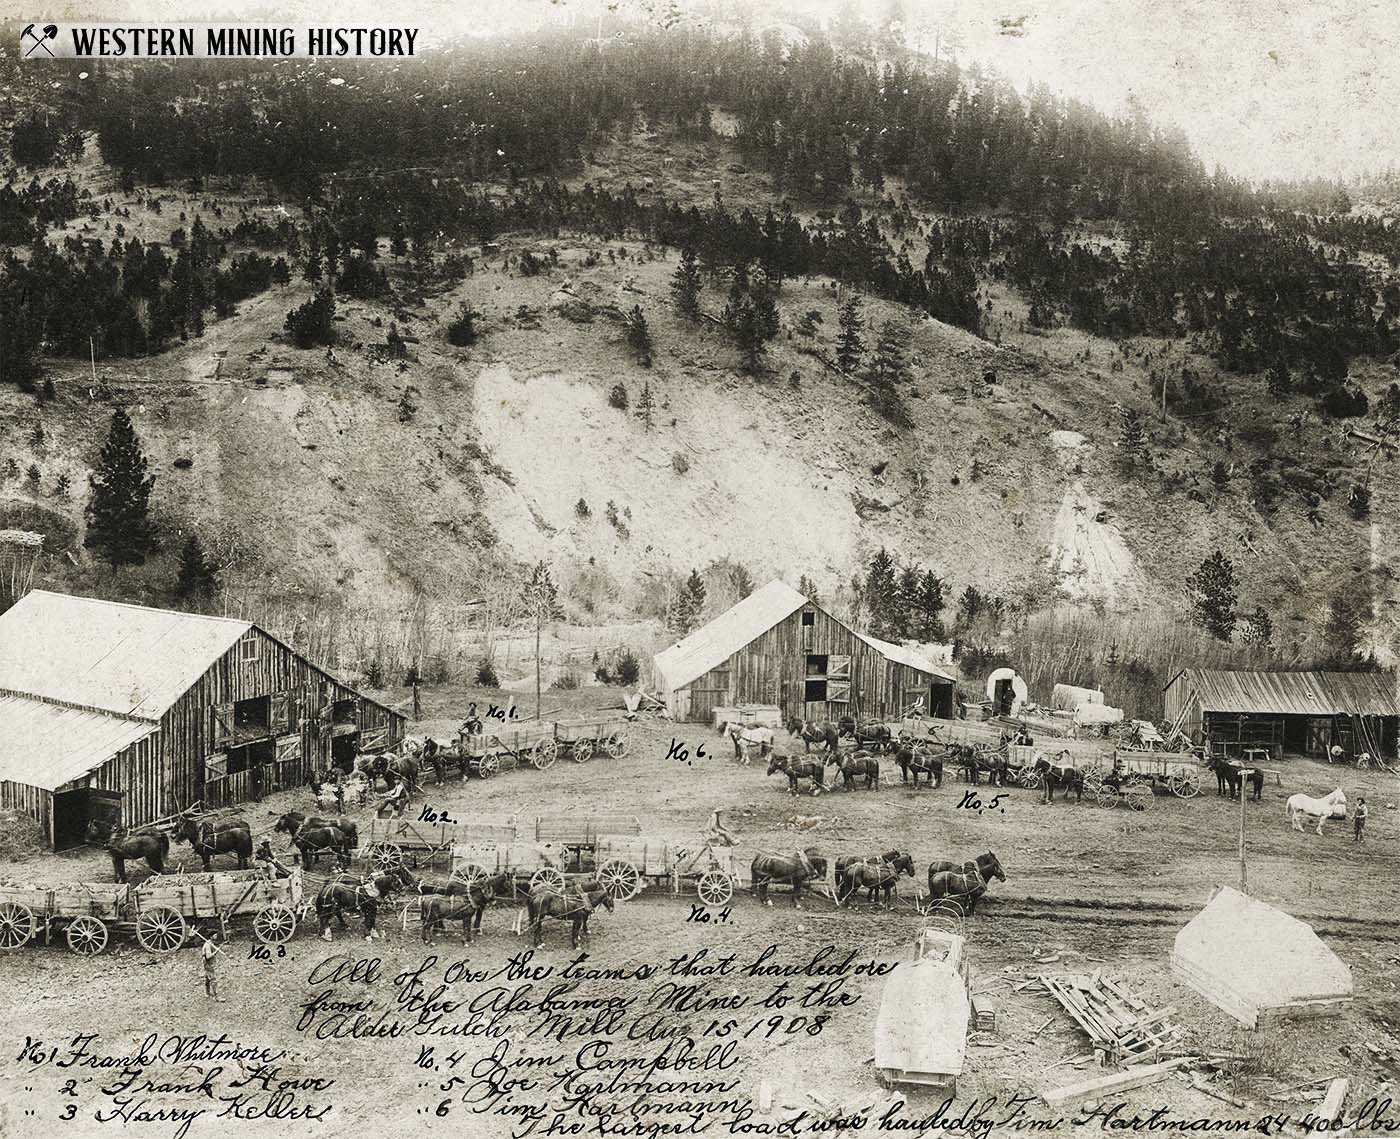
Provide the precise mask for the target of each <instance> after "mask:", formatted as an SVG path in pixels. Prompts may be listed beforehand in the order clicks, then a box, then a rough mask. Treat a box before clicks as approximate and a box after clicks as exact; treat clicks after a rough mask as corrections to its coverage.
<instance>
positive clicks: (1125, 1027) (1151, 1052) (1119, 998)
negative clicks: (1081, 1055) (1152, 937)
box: [1040, 971, 1181, 1064]
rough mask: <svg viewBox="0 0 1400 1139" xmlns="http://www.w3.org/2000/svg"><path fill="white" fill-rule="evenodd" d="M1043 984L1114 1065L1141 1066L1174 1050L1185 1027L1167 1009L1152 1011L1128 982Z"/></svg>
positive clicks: (1070, 978)
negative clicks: (1176, 1022)
mask: <svg viewBox="0 0 1400 1139" xmlns="http://www.w3.org/2000/svg"><path fill="white" fill-rule="evenodd" d="M1040 980H1041V983H1042V984H1044V985H1045V987H1046V988H1047V989H1048V990H1049V991H1050V993H1051V994H1052V995H1053V996H1054V998H1055V999H1056V1000H1057V1001H1059V1002H1060V1004H1061V1005H1063V1006H1064V1009H1065V1011H1066V1012H1068V1013H1069V1014H1070V1016H1072V1017H1073V1018H1074V1019H1075V1022H1076V1023H1077V1024H1078V1025H1079V1027H1080V1028H1082V1029H1083V1030H1084V1031H1085V1032H1087V1033H1088V1034H1089V1038H1090V1039H1091V1040H1092V1041H1093V1043H1094V1050H1095V1051H1096V1052H1102V1053H1103V1054H1104V1057H1105V1058H1106V1059H1107V1060H1110V1061H1112V1062H1113V1063H1116V1064H1140V1063H1143V1062H1144V1061H1148V1060H1153V1059H1155V1058H1156V1057H1157V1056H1158V1055H1159V1054H1160V1053H1161V1052H1162V1051H1163V1050H1166V1049H1172V1048H1174V1047H1176V1045H1177V1042H1178V1041H1179V1039H1180V1037H1181V1027H1180V1026H1179V1025H1177V1024H1175V1023H1173V1022H1172V1021H1171V1020H1170V1019H1169V1018H1170V1017H1171V1015H1172V1013H1173V1012H1175V1011H1176V1010H1175V1009H1173V1008H1171V1007H1170V1006H1168V1007H1167V1008H1164V1009H1158V1010H1156V1011H1153V1010H1151V1009H1149V1008H1148V1005H1147V1002H1146V1001H1144V1000H1143V999H1142V998H1141V997H1139V996H1138V995H1137V994H1136V993H1135V992H1133V991H1132V989H1130V988H1129V987H1128V986H1127V985H1126V984H1125V983H1124V982H1122V981H1113V980H1110V979H1109V978H1107V977H1104V976H1103V975H1102V974H1101V973H1099V972H1097V971H1096V972H1094V973H1093V974H1092V975H1088V976H1086V975H1082V974H1068V975H1065V976H1059V977H1052V976H1049V975H1048V974H1045V973H1042V974H1041V975H1040Z"/></svg>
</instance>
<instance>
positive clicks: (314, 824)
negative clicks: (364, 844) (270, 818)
mask: <svg viewBox="0 0 1400 1139" xmlns="http://www.w3.org/2000/svg"><path fill="white" fill-rule="evenodd" d="M326 827H334V828H335V829H336V830H338V831H340V832H341V833H342V834H344V835H345V836H346V837H347V838H348V839H349V840H350V847H351V849H352V850H354V849H357V848H358V847H359V845H360V828H359V827H358V826H357V825H356V824H355V820H354V819H352V818H350V817H349V816H348V815H337V816H336V817H335V818H333V819H331V818H321V817H319V816H317V815H303V814H302V813H301V812H300V811H288V812H287V813H286V814H285V815H281V816H279V818H278V819H277V825H276V826H275V827H273V828H272V830H273V833H274V834H283V833H285V834H286V835H287V837H288V838H289V839H290V841H292V842H296V840H297V835H299V834H300V833H301V832H302V831H303V830H322V829H324V828H326Z"/></svg>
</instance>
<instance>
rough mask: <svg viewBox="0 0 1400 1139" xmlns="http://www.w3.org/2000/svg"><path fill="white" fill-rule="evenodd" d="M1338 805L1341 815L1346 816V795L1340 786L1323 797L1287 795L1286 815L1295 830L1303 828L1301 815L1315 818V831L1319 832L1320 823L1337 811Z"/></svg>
mask: <svg viewBox="0 0 1400 1139" xmlns="http://www.w3.org/2000/svg"><path fill="white" fill-rule="evenodd" d="M1338 807H1340V808H1341V812H1340V813H1341V817H1342V818H1346V810H1347V796H1346V792H1345V791H1343V790H1342V789H1341V788H1340V787H1338V788H1337V789H1336V790H1335V791H1333V792H1332V794H1330V795H1328V796H1327V797H1326V798H1325V799H1314V798H1312V796H1310V795H1290V796H1289V797H1288V817H1289V819H1291V820H1292V822H1293V829H1294V830H1295V831H1301V830H1302V829H1303V816H1304V815H1311V816H1315V817H1316V818H1317V833H1318V834H1321V833H1322V824H1323V823H1324V822H1325V821H1326V820H1328V819H1330V818H1331V817H1332V816H1333V815H1334V814H1336V813H1337V808H1338Z"/></svg>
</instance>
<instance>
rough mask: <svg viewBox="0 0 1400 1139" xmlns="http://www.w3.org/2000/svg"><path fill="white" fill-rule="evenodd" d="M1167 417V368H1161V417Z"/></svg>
mask: <svg viewBox="0 0 1400 1139" xmlns="http://www.w3.org/2000/svg"><path fill="white" fill-rule="evenodd" d="M1166 417H1167V369H1166V367H1165V366H1163V368H1162V418H1163V419H1166Z"/></svg>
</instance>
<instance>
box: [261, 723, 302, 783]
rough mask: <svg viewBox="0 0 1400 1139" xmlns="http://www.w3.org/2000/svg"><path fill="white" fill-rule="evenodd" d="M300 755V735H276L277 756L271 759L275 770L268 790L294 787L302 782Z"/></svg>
mask: <svg viewBox="0 0 1400 1139" xmlns="http://www.w3.org/2000/svg"><path fill="white" fill-rule="evenodd" d="M301 755H302V752H301V736H300V735H295V734H293V735H290V736H279V737H278V739H277V758H276V759H275V760H274V761H273V764H274V767H275V768H276V771H275V774H274V775H273V781H274V782H273V784H272V785H271V786H270V787H269V788H268V789H269V790H272V789H274V788H276V789H281V788H286V787H296V786H297V785H299V784H300V783H301V782H302V774H303V772H302V762H301Z"/></svg>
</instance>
